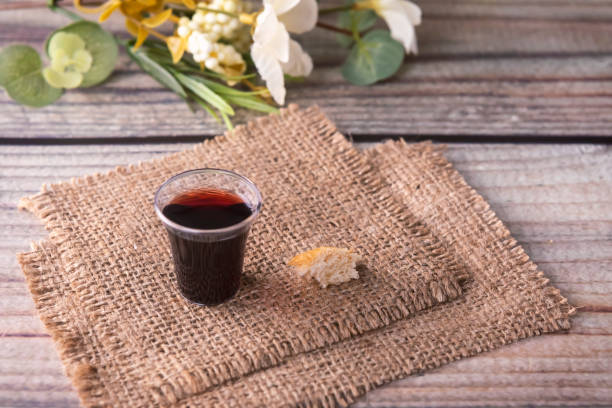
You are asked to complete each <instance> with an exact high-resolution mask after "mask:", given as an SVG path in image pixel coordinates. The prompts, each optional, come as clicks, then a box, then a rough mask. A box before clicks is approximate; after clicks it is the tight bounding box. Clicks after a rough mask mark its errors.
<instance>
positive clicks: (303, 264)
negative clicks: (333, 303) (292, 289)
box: [288, 247, 360, 288]
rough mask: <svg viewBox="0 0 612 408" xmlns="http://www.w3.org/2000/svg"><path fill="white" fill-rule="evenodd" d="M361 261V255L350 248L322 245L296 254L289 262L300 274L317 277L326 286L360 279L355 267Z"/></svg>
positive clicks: (322, 285)
mask: <svg viewBox="0 0 612 408" xmlns="http://www.w3.org/2000/svg"><path fill="white" fill-rule="evenodd" d="M359 261H360V257H359V255H358V254H356V253H354V252H353V251H351V250H350V249H346V248H333V247H320V248H315V249H311V250H310V251H306V252H303V253H301V254H298V255H296V256H294V257H293V258H291V260H290V261H289V262H288V264H289V265H291V266H293V267H295V270H296V271H297V273H298V275H300V276H304V277H306V278H312V279H316V280H317V281H318V282H319V284H320V285H321V287H323V288H326V287H327V285H338V284H340V283H343V282H348V281H350V280H351V279H359V273H358V272H357V270H356V269H355V266H356V265H357V262H359Z"/></svg>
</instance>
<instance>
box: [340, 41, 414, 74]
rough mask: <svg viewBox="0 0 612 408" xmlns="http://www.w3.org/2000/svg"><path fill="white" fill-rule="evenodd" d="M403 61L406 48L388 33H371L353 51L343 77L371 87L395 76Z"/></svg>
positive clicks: (343, 71)
mask: <svg viewBox="0 0 612 408" xmlns="http://www.w3.org/2000/svg"><path fill="white" fill-rule="evenodd" d="M403 60H404V47H403V46H402V44H400V43H399V42H397V41H395V40H394V39H392V38H391V36H390V35H389V32H388V31H384V30H375V31H371V32H369V33H368V34H366V35H365V36H364V37H363V38H362V39H361V41H359V43H356V44H355V45H354V46H353V48H352V49H351V53H350V54H349V56H348V58H347V59H346V61H345V62H344V64H343V65H342V76H344V78H346V79H347V80H348V81H350V82H352V83H353V84H355V85H370V84H373V83H374V82H377V81H380V80H381V79H385V78H388V77H390V76H391V75H393V74H395V72H396V71H397V70H398V69H399V67H400V66H401V65H402V61H403Z"/></svg>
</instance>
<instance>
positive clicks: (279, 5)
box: [264, 0, 300, 15]
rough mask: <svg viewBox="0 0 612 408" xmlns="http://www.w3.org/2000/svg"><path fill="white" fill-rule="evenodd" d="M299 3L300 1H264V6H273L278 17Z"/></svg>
mask: <svg viewBox="0 0 612 408" xmlns="http://www.w3.org/2000/svg"><path fill="white" fill-rule="evenodd" d="M299 2H300V0H264V6H265V5H266V3H267V4H269V5H271V6H272V8H274V12H275V13H276V15H280V14H283V13H286V12H287V11H289V10H291V9H292V8H294V7H295V6H296V5H297V4H298V3H299Z"/></svg>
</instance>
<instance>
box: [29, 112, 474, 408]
mask: <svg viewBox="0 0 612 408" xmlns="http://www.w3.org/2000/svg"><path fill="white" fill-rule="evenodd" d="M296 113H299V114H300V115H302V116H303V117H307V118H308V119H309V122H310V123H309V124H310V125H311V126H316V127H317V131H318V132H319V133H320V134H322V135H324V136H325V140H326V141H327V142H328V143H329V144H330V146H332V147H333V148H334V149H336V152H337V155H338V159H339V160H344V161H345V162H346V163H347V164H348V166H349V167H350V168H351V170H352V171H353V175H354V176H355V177H357V178H358V180H359V181H360V182H361V184H362V186H363V188H364V189H366V190H367V191H368V192H369V193H370V194H374V195H375V196H376V197H377V198H378V200H379V201H381V202H382V203H384V205H385V207H386V209H387V211H388V212H389V215H390V216H394V217H397V219H398V220H399V221H400V222H404V223H406V228H407V229H410V230H411V231H413V232H414V233H424V232H425V231H426V230H425V229H424V228H423V226H419V225H418V224H417V223H415V222H414V220H412V219H411V218H410V216H409V215H407V213H406V212H405V211H404V208H403V207H402V205H401V204H400V203H399V202H397V201H396V199H395V197H394V196H393V195H392V194H389V193H388V192H386V191H385V189H386V187H387V186H386V183H385V181H384V180H383V178H382V177H380V175H378V173H377V171H376V169H375V168H373V166H371V165H370V163H369V162H368V160H367V158H365V157H364V156H363V155H361V154H360V153H359V152H358V151H357V150H356V149H354V147H353V146H352V145H351V143H350V142H348V141H347V140H346V139H345V138H344V136H343V135H342V134H340V133H339V132H338V131H337V130H336V128H335V125H334V124H333V123H332V122H331V121H330V120H329V119H328V118H327V117H326V116H325V115H324V114H323V113H322V112H321V111H320V110H319V109H318V108H317V107H316V106H315V107H311V108H309V109H307V110H305V111H299V109H298V107H297V106H296V105H290V106H289V107H288V109H282V110H281V113H280V115H281V116H284V115H292V114H296ZM269 120H270V118H268V117H261V118H258V119H257V120H255V121H253V122H251V123H248V124H246V125H241V126H238V127H236V129H235V130H234V131H233V132H226V134H225V135H224V136H218V137H216V138H214V139H209V140H206V141H204V142H203V143H201V144H199V145H196V146H195V147H194V148H193V149H189V150H193V151H196V152H197V151H199V150H200V149H206V148H207V147H209V146H210V145H212V144H216V143H222V142H223V141H224V140H225V139H226V138H232V137H235V135H236V134H237V133H238V132H242V131H243V130H246V129H248V128H249V127H259V126H261V125H264V124H265V123H267V122H268V121H269ZM181 154H183V153H182V152H178V153H174V154H171V155H169V156H165V157H161V158H155V159H153V160H151V161H147V162H140V163H138V164H136V165H129V166H118V167H116V168H115V169H114V170H111V171H108V172H106V173H96V174H93V175H88V176H84V177H78V178H73V179H71V180H70V182H68V183H56V184H51V185H43V187H42V189H41V192H40V193H38V194H36V195H34V196H31V197H25V198H23V199H21V200H20V202H19V208H20V209H26V210H28V211H30V212H32V213H33V214H35V215H36V216H37V217H39V218H41V219H42V220H43V222H44V224H45V228H46V229H47V230H48V231H49V238H48V239H49V241H50V242H52V243H53V244H54V245H56V247H57V249H58V252H59V254H60V259H61V261H62V263H63V265H64V268H65V273H66V275H68V276H70V275H71V274H72V273H74V271H76V270H77V269H78V268H79V267H80V266H81V265H80V263H79V256H80V250H79V248H73V247H72V246H71V243H70V233H71V231H70V229H69V228H65V227H64V225H63V224H62V221H61V216H60V214H57V213H56V212H54V211H53V210H52V208H53V199H52V196H53V194H54V192H55V191H57V190H60V189H62V188H67V187H69V186H79V185H90V184H93V183H95V182H96V181H97V180H99V179H100V178H109V177H110V178H114V177H122V176H124V175H126V174H129V173H130V172H132V171H134V170H136V169H142V168H145V169H146V167H147V166H151V165H152V164H154V163H158V164H159V163H163V162H164V161H171V160H172V159H173V158H174V157H177V156H179V155H181ZM38 248H40V246H38ZM426 250H427V251H428V252H430V253H431V254H432V256H436V257H438V258H439V259H441V260H442V261H443V262H445V263H446V264H447V265H449V267H450V269H451V271H450V272H449V273H450V276H448V277H443V278H440V279H437V280H432V281H427V282H423V283H422V285H421V286H419V287H418V288H417V290H416V291H415V293H416V295H418V296H414V295H413V294H410V293H406V296H405V297H403V298H402V302H397V304H396V305H394V306H393V305H391V306H389V307H381V308H380V309H378V310H375V311H369V312H366V311H363V313H361V314H360V315H358V316H356V318H355V321H353V322H345V321H342V322H340V321H337V322H332V323H330V324H328V325H325V326H324V327H322V329H324V330H325V331H327V334H328V335H329V336H330V337H331V339H332V341H331V342H330V341H328V340H327V339H325V338H323V337H321V335H320V332H319V329H321V328H317V329H315V328H313V329H312V330H311V332H309V333H307V334H306V335H305V336H304V338H295V339H294V341H295V343H293V344H291V345H289V346H288V347H287V346H284V347H285V349H283V350H280V349H277V348H276V347H275V348H272V349H266V350H265V352H266V353H261V354H260V355H257V356H255V358H251V357H250V356H249V357H248V358H246V360H245V361H242V362H235V363H233V364H230V363H222V364H219V365H215V366H213V367H205V368H203V369H202V370H198V371H197V372H187V371H184V372H182V373H181V377H180V378H175V379H172V380H170V379H165V380H164V381H161V382H159V383H157V384H155V385H153V384H152V386H151V391H152V392H153V393H154V394H155V395H156V396H157V398H158V399H159V402H160V403H175V402H177V401H180V400H182V399H185V398H189V397H190V396H192V395H197V394H200V393H203V392H206V391H207V390H209V389H210V388H211V387H215V386H218V385H220V384H223V383H224V382H226V381H230V380H232V379H235V378H238V377H240V376H243V375H246V374H249V373H251V372H254V371H257V370H261V369H263V368H268V367H271V366H274V365H278V364H280V363H282V362H283V360H284V359H286V358H288V357H287V356H290V355H294V354H298V353H303V352H305V351H308V350H311V349H312V342H313V340H314V342H315V346H316V347H317V348H320V347H325V346H329V345H330V344H333V343H335V342H338V341H340V340H341V339H343V338H346V337H347V336H355V335H358V334H360V333H363V332H367V331H371V330H374V329H378V328H380V327H383V326H385V325H388V324H390V323H391V322H392V321H394V320H398V319H402V318H405V317H408V316H409V315H411V314H414V313H416V312H418V311H420V310H424V309H427V308H429V307H432V306H435V305H437V304H439V303H443V302H445V301H447V300H449V299H453V298H456V297H458V296H460V295H461V293H462V291H461V286H460V283H461V282H463V281H465V280H466V279H467V278H468V275H467V274H466V272H465V270H463V269H462V268H460V267H459V266H457V264H456V262H455V259H454V257H452V256H451V255H449V254H447V253H445V252H444V250H443V248H442V247H441V245H439V244H438V245H435V244H432V245H431V246H430V247H428V248H426ZM18 259H19V262H20V264H21V267H22V269H23V270H24V274H25V275H26V278H27V279H28V284H29V285H30V290H31V292H32V296H33V298H34V300H35V302H36V304H37V308H38V309H39V311H41V312H42V313H41V320H43V322H44V323H45V325H46V327H47V329H48V330H49V332H50V333H51V335H52V337H53V338H54V340H55V341H56V344H57V347H58V352H59V353H60V356H61V357H62V359H63V360H64V361H65V362H66V368H67V370H66V371H67V373H68V375H69V376H70V377H71V378H72V380H73V383H74V385H75V388H76V389H77V391H78V393H79V396H80V397H81V400H82V401H83V403H84V404H85V405H88V406H89V405H112V402H111V401H112V399H111V398H110V397H109V396H108V395H107V394H108V393H107V392H106V391H105V389H104V385H103V382H102V381H101V380H100V377H99V375H98V373H97V369H96V367H95V366H94V365H93V364H91V362H84V361H83V357H82V356H83V351H84V348H85V346H84V344H83V342H84V341H85V339H86V337H81V338H79V337H78V335H75V332H74V331H71V330H70V329H71V328H70V322H69V321H68V320H66V319H63V317H62V316H61V314H59V313H58V314H50V313H45V312H44V311H43V310H44V309H45V308H46V307H48V306H49V304H48V302H49V301H50V298H52V295H53V289H50V288H48V287H46V286H45V282H44V281H43V280H42V279H40V272H41V271H40V268H39V266H37V265H40V262H41V259H40V254H37V253H36V249H35V250H34V251H32V252H28V253H23V254H19V255H18ZM74 289H75V291H74V292H75V293H76V295H77V297H78V298H79V300H81V301H82V302H83V303H82V304H81V305H80V306H82V307H83V308H84V309H85V310H86V311H89V312H90V313H96V315H97V316H98V317H100V315H101V314H103V313H104V312H103V311H101V310H95V309H90V308H95V298H92V296H91V294H89V296H88V295H87V293H88V290H87V288H84V287H79V288H74ZM38 293H41V294H43V295H42V296H41V295H38ZM57 295H59V293H56V296H57ZM91 347H92V348H95V347H94V346H93V345H92V346H91ZM74 356H81V358H80V360H78V361H76V359H75V358H74ZM289 358H290V357H289ZM105 395H106V396H105Z"/></svg>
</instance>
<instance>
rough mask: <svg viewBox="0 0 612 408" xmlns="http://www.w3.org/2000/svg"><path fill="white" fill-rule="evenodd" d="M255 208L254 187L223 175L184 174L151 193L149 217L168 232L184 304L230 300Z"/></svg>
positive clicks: (211, 172) (228, 173)
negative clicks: (154, 216)
mask: <svg viewBox="0 0 612 408" xmlns="http://www.w3.org/2000/svg"><path fill="white" fill-rule="evenodd" d="M261 205H262V199H261V194H260V192H259V190H258V189H257V187H256V186H255V184H253V182H251V181H250V180H249V179H247V178H246V177H243V176H241V175H239V174H237V173H234V172H232V171H229V170H221V169H197V170H190V171H186V172H184V173H180V174H177V175H176V176H174V177H172V178H170V179H168V180H167V181H166V182H165V183H164V184H162V185H161V187H160V188H159V190H157V193H156V194H155V212H156V213H157V216H158V217H159V219H160V220H161V221H162V223H163V224H164V226H165V227H166V230H167V231H168V239H169V241H170V245H171V247H172V257H173V260H174V270H175V273H176V279H177V284H178V288H179V291H180V293H181V294H182V295H183V296H184V297H185V298H186V299H188V300H190V301H191V302H194V303H197V304H200V305H216V304H219V303H222V302H224V301H226V300H228V299H230V298H232V297H233V296H234V295H235V294H236V292H237V291H238V288H239V287H240V276H241V274H242V265H243V263H244V249H245V245H246V240H247V236H248V233H249V230H250V228H251V225H253V222H254V221H255V220H256V219H257V217H258V216H259V213H260V211H261Z"/></svg>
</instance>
